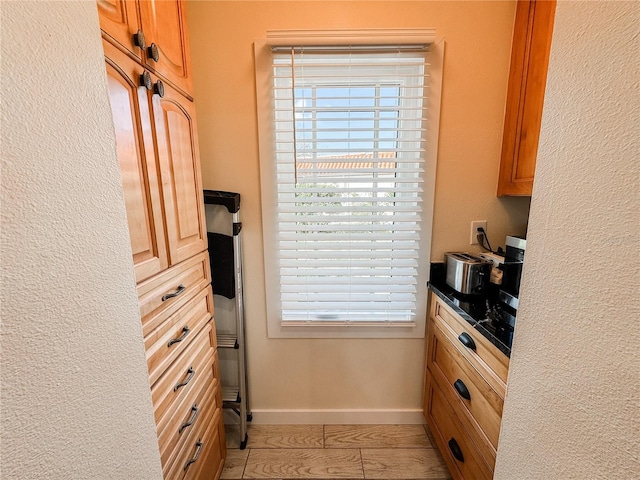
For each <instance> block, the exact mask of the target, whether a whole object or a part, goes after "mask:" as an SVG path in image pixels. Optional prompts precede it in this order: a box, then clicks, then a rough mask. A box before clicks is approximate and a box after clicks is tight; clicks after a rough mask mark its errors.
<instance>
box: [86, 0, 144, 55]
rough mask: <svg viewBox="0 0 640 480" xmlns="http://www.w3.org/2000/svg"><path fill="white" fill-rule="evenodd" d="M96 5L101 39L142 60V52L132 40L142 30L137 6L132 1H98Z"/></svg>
mask: <svg viewBox="0 0 640 480" xmlns="http://www.w3.org/2000/svg"><path fill="white" fill-rule="evenodd" d="M97 3H98V17H99V19H100V28H101V29H102V35H103V37H105V38H107V39H109V40H110V41H111V42H113V43H115V44H117V45H118V46H119V47H120V48H121V49H123V50H125V51H127V52H129V53H130V54H131V55H133V56H135V57H136V58H137V59H138V60H142V59H143V57H144V50H143V49H141V48H140V47H138V46H136V45H135V43H134V38H133V37H134V35H135V34H136V33H138V31H140V30H141V28H142V24H141V23H140V15H139V13H138V4H137V3H136V2H135V1H134V0H98V2H97Z"/></svg>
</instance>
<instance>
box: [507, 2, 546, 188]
mask: <svg viewBox="0 0 640 480" xmlns="http://www.w3.org/2000/svg"><path fill="white" fill-rule="evenodd" d="M555 8H556V2H555V0H530V1H529V0H519V1H518V3H517V7H516V19H515V25H514V31H513V45H512V49H511V69H510V72H509V86H508V90H507V105H506V112H505V120H504V134H503V138H502V157H501V160H500V174H499V178H498V196H503V195H531V191H532V189H533V177H534V173H535V168H536V157H537V154H538V140H539V138H540V122H541V120H542V107H543V104H544V92H545V86H546V83H547V68H548V65H549V50H550V48H551V37H552V34H553V17H554V13H555Z"/></svg>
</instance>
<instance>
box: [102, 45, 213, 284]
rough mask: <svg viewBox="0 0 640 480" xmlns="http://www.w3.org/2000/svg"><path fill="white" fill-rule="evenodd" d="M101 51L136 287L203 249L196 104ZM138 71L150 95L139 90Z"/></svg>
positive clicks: (114, 51)
mask: <svg viewBox="0 0 640 480" xmlns="http://www.w3.org/2000/svg"><path fill="white" fill-rule="evenodd" d="M103 46H104V51H105V58H106V63H107V80H108V86H109V100H110V102H111V110H112V115H113V123H114V126H115V132H116V143H117V152H118V161H119V162H120V170H121V175H122V183H123V187H124V189H123V190H124V197H125V206H126V210H127V220H128V223H129V235H130V240H131V249H132V253H133V262H134V266H135V272H136V281H137V282H140V281H142V280H145V279H147V278H150V277H151V276H153V275H156V274H158V273H160V272H162V271H163V270H164V269H166V268H167V267H168V266H170V265H175V264H177V263H180V262H182V261H183V260H186V259H188V258H190V257H192V256H194V255H196V254H198V253H200V252H202V251H204V250H206V248H207V232H206V222H205V216H204V201H203V198H202V180H201V176H200V162H199V156H198V143H197V133H196V122H195V107H194V105H193V102H192V101H190V100H189V99H187V98H186V97H184V96H182V95H181V94H179V93H178V92H177V90H175V89H173V88H172V87H171V86H169V85H168V84H163V82H162V81H161V80H160V79H159V78H158V77H157V76H155V75H153V74H150V73H149V72H148V70H147V69H145V68H144V67H143V66H141V65H139V64H138V63H137V62H135V61H134V60H133V59H131V58H130V57H129V56H127V55H126V54H124V53H123V52H122V51H121V50H119V49H118V48H116V47H114V46H113V45H112V44H111V43H110V42H107V41H103ZM145 72H146V78H147V81H148V87H150V88H151V90H149V89H147V87H145V86H141V85H142V83H143V79H144V78H143V77H141V76H142V75H143V74H145ZM159 92H162V93H159Z"/></svg>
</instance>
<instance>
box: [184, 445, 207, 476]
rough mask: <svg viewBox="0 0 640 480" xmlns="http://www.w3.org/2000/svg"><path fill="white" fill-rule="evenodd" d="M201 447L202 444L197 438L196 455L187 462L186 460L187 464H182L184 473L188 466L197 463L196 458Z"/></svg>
mask: <svg viewBox="0 0 640 480" xmlns="http://www.w3.org/2000/svg"><path fill="white" fill-rule="evenodd" d="M203 446H204V443H202V439H200V438H199V439H198V441H197V442H196V454H195V455H194V456H193V458H190V459H189V460H187V463H185V464H184V471H185V472H186V471H187V469H188V468H189V465H191V464H192V463H196V462H197V461H198V457H199V456H200V452H201V451H202V447H203Z"/></svg>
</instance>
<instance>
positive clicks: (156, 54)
mask: <svg viewBox="0 0 640 480" xmlns="http://www.w3.org/2000/svg"><path fill="white" fill-rule="evenodd" d="M147 56H148V57H149V58H150V59H151V60H153V61H154V62H158V60H160V51H159V50H158V46H157V45H156V44H155V43H151V45H149V48H147Z"/></svg>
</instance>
